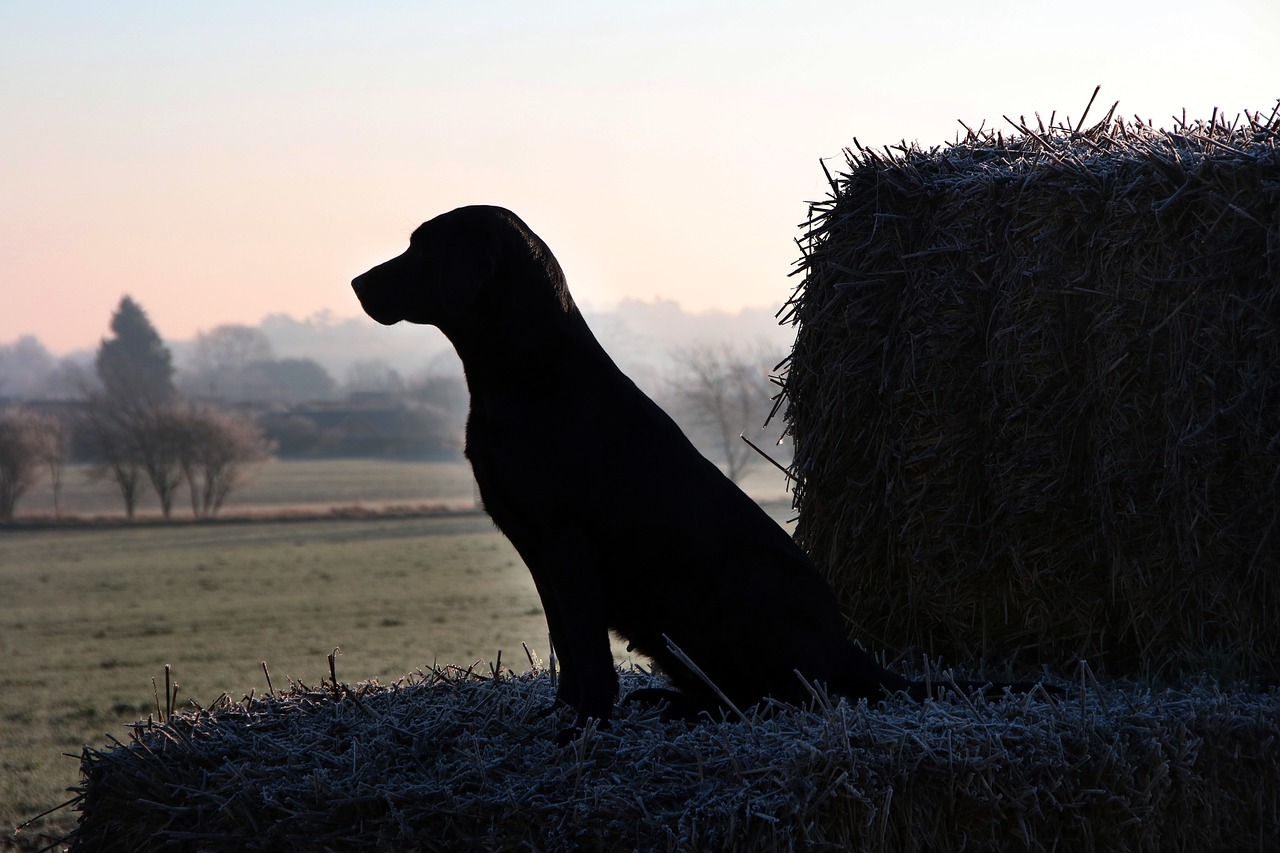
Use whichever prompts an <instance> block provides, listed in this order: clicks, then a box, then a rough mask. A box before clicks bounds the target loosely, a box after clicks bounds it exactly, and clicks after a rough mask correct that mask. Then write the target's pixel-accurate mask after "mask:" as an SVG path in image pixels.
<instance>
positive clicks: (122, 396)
mask: <svg viewBox="0 0 1280 853" xmlns="http://www.w3.org/2000/svg"><path fill="white" fill-rule="evenodd" d="M111 331H112V332H113V333H114V334H115V337H114V338H110V339H107V340H104V341H103V342H102V345H101V346H99V347H98V358H97V362H96V367H97V371H98V378H99V379H100V380H102V386H103V388H105V389H106V392H107V396H108V397H109V398H111V399H112V400H114V401H115V402H116V403H118V404H120V405H124V406H131V407H133V406H137V407H143V408H151V407H154V406H158V405H161V404H163V403H168V402H170V401H172V400H173V398H174V396H175V393H176V392H175V390H174V386H173V356H172V355H171V354H170V352H169V348H168V347H166V346H165V345H164V341H162V340H161V339H160V334H159V333H158V332H157V331H156V329H155V326H153V325H151V321H150V320H149V319H148V318H147V313H146V312H145V311H143V310H142V306H140V305H139V304H138V303H137V302H134V301H133V300H132V299H131V298H129V297H128V296H126V297H124V298H123V299H121V300H120V307H119V308H117V309H116V313H115V314H114V315H113V316H112V317H111Z"/></svg>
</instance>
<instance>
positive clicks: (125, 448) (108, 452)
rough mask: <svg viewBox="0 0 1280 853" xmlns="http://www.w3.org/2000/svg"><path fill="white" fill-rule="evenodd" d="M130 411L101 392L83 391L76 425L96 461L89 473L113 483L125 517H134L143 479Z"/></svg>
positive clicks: (140, 459)
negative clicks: (78, 426) (82, 399)
mask: <svg viewBox="0 0 1280 853" xmlns="http://www.w3.org/2000/svg"><path fill="white" fill-rule="evenodd" d="M132 414H133V410H131V409H129V408H126V407H125V406H122V405H119V404H118V403H116V402H115V401H113V400H111V399H109V398H108V397H106V396H105V395H102V394H94V393H91V392H89V391H87V390H86V391H85V405H84V409H83V411H82V415H81V424H80V425H81V427H82V430H81V431H82V433H83V435H84V436H85V437H86V439H87V441H86V443H87V446H88V449H89V455H90V457H91V458H92V459H93V460H94V461H95V462H96V463H97V464H96V466H95V467H94V469H93V476H94V478H95V479H110V480H111V481H113V482H114V483H115V484H116V488H118V489H119V490H120V497H121V499H122V500H123V501H124V514H125V517H126V518H129V519H132V518H133V516H134V512H135V511H136V509H137V506H138V493H139V491H140V490H141V489H142V485H143V483H144V482H145V475H144V474H143V470H142V452H141V448H140V437H139V432H138V428H137V426H136V423H135V418H133V417H132Z"/></svg>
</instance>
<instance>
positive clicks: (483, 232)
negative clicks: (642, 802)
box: [352, 207, 922, 727]
mask: <svg viewBox="0 0 1280 853" xmlns="http://www.w3.org/2000/svg"><path fill="white" fill-rule="evenodd" d="M352 287H353V288H354V289H355V292H356V295H357V296H358V297H359V298H360V303H361V305H362V306H363V308H364V310H365V311H366V313H368V314H369V316H370V317H372V318H373V319H375V320H377V321H378V322H379V323H385V324H392V323H396V322H399V321H401V320H407V321H409V322H411V323H426V324H430V325H433V326H437V327H439V328H440V330H441V331H443V332H444V334H445V335H446V336H448V338H449V340H450V341H451V342H452V343H453V345H454V347H455V348H456V349H457V351H458V355H459V356H460V357H461V359H462V365H463V368H464V369H465V371H466V376H467V386H468V388H469V389H470V392H471V413H470V417H469V418H468V421H467V441H466V455H467V458H468V459H470V460H471V466H472V468H473V469H474V471H475V478H476V482H477V483H478V484H479V487H480V496H481V498H482V499H483V501H484V506H485V508H486V509H487V510H488V512H489V514H490V515H491V516H492V517H493V520H494V522H495V523H496V524H497V525H498V527H499V528H500V529H501V530H502V532H503V533H505V534H506V535H507V537H508V538H509V539H510V540H511V542H512V544H514V545H515V547H516V549H517V550H518V551H519V552H520V556H521V557H522V558H524V561H525V563H527V564H528V566H529V571H530V572H532V574H533V579H534V582H535V583H536V584H537V587H538V594H539V595H540V596H541V597H542V604H543V608H544V609H545V610H546V614H547V622H548V625H549V627H550V629H551V639H552V642H553V643H554V644H555V648H556V651H557V652H558V654H559V655H560V658H561V660H562V662H563V667H562V679H561V681H560V688H559V693H558V695H557V700H558V702H561V703H567V704H569V705H570V706H572V707H573V709H574V710H575V711H576V712H577V726H578V727H581V726H582V725H584V724H585V723H586V721H587V719H588V718H591V717H594V718H595V719H597V720H600V721H606V720H608V718H609V715H610V713H611V712H612V709H613V704H614V700H615V698H616V695H617V690H618V682H617V675H616V672H615V671H614V666H613V658H612V655H611V653H610V648H609V636H608V635H609V631H610V629H612V630H613V631H616V632H617V633H618V634H619V635H621V636H622V637H624V638H625V639H627V640H629V641H630V643H631V646H632V647H634V648H636V649H639V650H640V651H641V652H643V653H644V654H646V655H648V656H650V657H651V658H653V659H654V660H655V661H656V662H657V663H658V664H659V665H660V666H661V668H662V669H663V671H665V672H666V673H667V674H668V676H669V677H670V678H671V680H672V681H673V682H674V683H675V685H676V686H677V687H679V689H680V691H682V692H683V694H684V702H683V704H682V707H683V708H685V709H700V708H701V709H712V708H717V707H719V706H721V705H722V704H723V702H722V701H721V699H720V698H719V697H718V696H717V695H716V693H715V692H714V691H713V690H712V689H711V688H709V687H708V686H707V684H706V683H705V682H704V681H703V679H701V678H699V677H697V676H696V675H695V674H694V673H693V672H692V671H691V670H690V669H689V668H688V667H687V666H685V664H684V663H682V662H681V661H680V660H679V658H678V657H677V655H676V654H674V653H673V652H672V651H671V650H670V649H669V646H668V643H667V641H666V639H664V635H665V636H666V637H669V638H670V640H671V641H672V642H673V643H674V644H675V646H677V647H678V648H679V649H680V650H682V651H683V652H684V654H685V655H687V656H688V658H689V659H690V660H692V661H693V662H694V664H695V665H696V666H698V667H699V668H700V669H701V670H702V671H703V673H705V675H706V676H707V677H708V678H709V680H710V681H711V682H712V683H714V684H715V685H717V686H718V687H719V688H720V689H721V690H722V691H723V692H724V693H725V694H726V697H727V698H728V699H729V700H730V701H732V702H733V703H734V704H736V705H737V706H738V707H739V708H746V707H748V706H751V705H754V704H755V703H757V702H759V701H760V700H761V699H763V698H764V697H766V696H771V697H773V698H775V699H778V700H781V701H784V702H792V703H800V702H804V701H806V700H807V698H808V697H809V695H810V694H809V693H808V688H806V686H805V685H804V683H803V682H802V681H801V679H800V678H799V677H798V676H797V672H798V673H800V674H801V675H803V676H804V678H805V679H808V680H809V681H811V682H820V683H823V684H825V685H826V686H827V687H828V689H830V690H831V691H833V692H835V693H838V694H841V695H845V696H848V697H855V698H856V697H866V698H875V697H880V696H883V695H884V693H885V691H890V692H892V691H900V690H906V691H908V692H909V693H911V694H913V695H919V694H921V693H922V690H921V688H920V686H919V685H913V684H911V683H910V682H908V681H907V680H906V679H904V678H902V677H901V676H899V675H896V674H895V673H892V672H890V671H888V670H886V669H884V668H883V667H881V666H880V665H878V664H877V663H876V662H875V661H874V660H873V659H872V657H871V656H870V655H869V654H867V653H866V652H864V651H863V650H861V649H859V648H858V647H856V646H854V645H853V644H852V643H850V642H849V640H848V639H847V637H846V634H845V626H844V623H843V620H842V618H841V615H840V612H839V610H838V609H837V606H836V601H835V596H834V595H833V594H832V592H831V588H830V587H829V586H828V585H827V583H826V581H825V580H824V579H823V578H822V576H821V575H820V574H819V573H818V570H817V569H816V568H815V567H814V565H813V563H812V562H811V561H810V560H809V558H808V557H807V556H806V555H805V554H804V552H803V551H801V550H800V548H799V547H798V546H797V545H796V544H795V542H793V541H792V539H791V537H790V536H788V535H787V533H786V532H785V531H784V530H783V529H782V528H780V527H779V526H778V525H777V524H775V523H774V522H773V520H772V519H770V518H769V516H768V515H766V514H765V512H764V511H763V510H761V509H760V507H759V506H757V505H756V503H755V502H754V501H752V500H751V499H750V498H748V497H747V496H746V495H745V494H743V493H742V492H741V491H740V490H739V489H738V488H737V486H735V485H734V484H733V483H732V482H731V481H730V480H729V479H728V478H727V477H725V476H724V474H722V473H721V472H720V470H719V469H718V468H717V467H716V466H715V465H713V464H712V463H711V462H709V461H708V460H707V459H705V458H704V457H703V456H702V455H701V454H700V453H699V452H698V451H697V450H695V449H694V447H693V445H692V444H690V443H689V440H688V439H687V438H685V436H684V434H683V433H682V432H681V431H680V428H679V427H677V426H676V424H675V423H674V422H673V421H672V420H671V418H670V417H668V416H667V415H666V413H665V412H663V411H662V409H660V408H658V406H657V405H656V404H655V403H654V402H653V401H652V400H650V399H649V398H648V397H647V396H645V394H644V393H643V392H641V391H640V389H639V388H637V387H636V386H635V385H634V384H633V383H632V382H631V380H630V379H628V378H627V377H626V376H625V375H624V374H623V373H622V371H620V370H619V369H618V367H617V365H615V364H614V363H613V360H612V359H610V358H609V356H608V355H607V354H606V353H605V351H604V350H603V349H602V348H601V346H600V344H599V343H598V342H597V341H596V339H595V336H594V335H592V334H591V331H590V330H589V329H588V328H587V324H586V322H585V321H584V320H583V319H582V315H581V314H580V313H578V309H577V307H576V306H575V305H574V302H573V299H572V297H570V295H569V289H568V287H567V286H566V285H565V279H564V274H563V272H561V270H560V265H559V264H558V263H557V262H556V259H555V258H554V257H553V256H552V254H551V250H550V249H548V248H547V246H546V244H545V243H543V242H542V240H540V239H539V238H538V237H537V236H536V235H535V234H534V233H533V232H532V231H530V230H529V228H528V227H527V226H526V225H525V224H524V223H523V222H522V221H520V219H519V218H517V217H516V216H515V215H514V214H513V213H511V212H510V211H507V210H504V209H502V208H498V207H464V208H459V209H458V210H454V211H452V212H451V213H446V214H443V215H441V216H437V217H436V218H435V219H432V220H431V221H430V222H427V223H425V224H424V225H422V226H421V227H420V228H418V229H417V230H416V231H414V233H413V236H412V237H411V238H410V240H409V249H408V250H407V251H406V252H405V253H404V254H402V255H400V256H399V257H397V258H394V259H392V260H390V261H387V262H386V263H384V264H381V265H379V266H377V267H374V268H373V269H371V270H369V271H368V272H367V273H365V274H364V275H362V276H360V277H358V278H356V279H355V280H354V281H353V282H352Z"/></svg>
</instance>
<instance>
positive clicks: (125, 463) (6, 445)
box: [0, 296, 788, 520]
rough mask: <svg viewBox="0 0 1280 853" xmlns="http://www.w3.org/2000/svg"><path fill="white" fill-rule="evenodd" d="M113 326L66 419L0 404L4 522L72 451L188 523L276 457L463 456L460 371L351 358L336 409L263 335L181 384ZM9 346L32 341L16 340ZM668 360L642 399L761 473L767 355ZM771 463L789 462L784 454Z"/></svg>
mask: <svg viewBox="0 0 1280 853" xmlns="http://www.w3.org/2000/svg"><path fill="white" fill-rule="evenodd" d="M110 329H111V333H112V334H111V336H110V337H109V338H107V339H104V340H103V341H102V343H101V345H100V346H99V348H98V350H97V353H96V358H95V359H94V364H93V373H94V379H96V381H95V382H91V381H87V377H85V378H82V379H81V380H80V381H79V382H78V383H77V387H78V391H77V397H78V399H77V401H76V405H75V406H74V411H73V412H72V413H70V414H69V415H68V416H67V417H57V416H54V415H51V414H48V413H47V412H43V411H37V410H34V409H32V408H29V407H28V408H23V407H15V408H10V409H8V410H5V409H3V408H0V520H2V519H9V518H12V516H13V512H14V507H15V504H16V503H17V501H18V499H19V498H20V497H21V496H22V495H23V494H24V493H26V492H27V491H29V490H30V489H31V488H32V487H33V486H34V485H35V484H36V483H37V482H39V479H40V478H41V477H42V476H47V477H48V478H49V481H50V483H51V485H52V491H53V498H54V512H55V514H59V515H60V514H61V505H60V499H61V483H62V471H63V469H64V467H65V466H66V464H67V462H68V460H69V459H70V458H72V455H73V454H74V457H75V458H77V459H83V460H87V461H89V462H90V463H91V466H92V467H91V474H92V475H93V476H95V477H97V478H99V479H101V480H104V481H107V482H110V483H112V484H113V485H114V486H115V488H116V489H117V491H118V492H119V494H120V497H121V500H122V503H123V506H124V510H125V513H126V515H127V516H128V517H130V518H132V517H133V516H134V514H135V511H136V509H137V506H138V503H139V501H140V499H141V498H143V497H144V496H145V495H146V494H147V493H154V495H155V496H156V497H157V498H158V500H159V503H160V508H161V511H162V513H163V514H164V516H165V517H166V518H167V517H169V516H170V515H171V513H172V511H173V508H174V505H175V503H178V502H179V500H180V498H181V496H182V493H183V492H184V490H185V492H186V494H187V496H188V498H189V500H190V505H191V511H192V514H193V515H194V516H197V517H204V516H211V515H214V514H215V513H217V512H218V510H219V509H220V508H221V507H222V506H223V504H224V503H225V501H226V500H227V497H228V496H229V495H230V494H231V493H232V492H233V491H234V490H235V488H236V487H237V486H238V485H240V484H241V483H243V482H244V480H245V477H246V474H247V472H248V470H249V469H250V468H251V466H252V465H253V464H255V463H257V462H261V461H263V460H265V459H266V458H268V456H269V454H271V453H273V452H275V453H279V454H280V455H282V456H285V457H290V456H292V457H326V456H386V455H391V456H403V457H413V458H424V457H425V458H457V457H458V456H459V455H460V452H461V446H462V430H463V424H464V420H465V414H466V408H467V392H466V388H465V386H464V384H463V381H462V377H461V376H460V375H459V376H456V377H455V376H452V375H447V374H441V373H436V372H432V373H430V374H428V375H426V376H423V377H421V378H419V379H417V380H414V381H405V380H404V379H402V378H401V376H400V375H399V374H398V373H397V372H396V371H395V370H394V369H392V368H391V367H390V366H389V365H387V364H385V363H384V362H374V361H369V362H360V363H356V364H354V365H353V366H352V369H351V371H350V375H349V376H348V378H347V382H346V386H347V393H348V395H349V396H348V398H347V400H346V401H345V402H339V401H337V400H336V399H335V396H336V395H335V391H336V386H335V383H334V382H333V381H332V379H330V378H329V377H328V375H327V374H326V373H325V372H324V370H323V368H320V366H319V365H318V364H316V363H315V362H312V361H310V360H309V359H282V360H278V359H275V358H274V355H273V353H272V350H271V345H270V341H268V340H267V339H266V336H265V335H264V334H263V333H262V331H261V330H259V329H254V328H251V327H247V326H236V325H225V326H219V327H216V328H215V329H213V330H212V331H210V332H202V333H201V334H200V335H199V336H198V337H197V339H196V341H195V346H194V349H193V352H192V357H191V358H190V361H189V364H188V367H187V368H186V369H185V371H184V374H183V377H182V378H183V379H184V381H183V382H182V383H181V384H180V385H179V384H178V383H176V382H175V377H176V371H175V369H174V365H173V358H172V355H171V353H170V351H169V349H168V348H167V347H166V346H165V344H164V342H163V341H162V339H161V338H160V335H159V334H158V333H157V331H156V329H155V328H154V326H152V324H151V323H150V321H149V319H148V318H147V316H146V313H145V311H144V310H143V309H142V307H141V306H140V305H138V304H137V303H136V302H135V301H134V300H132V299H131V298H129V297H127V296H126V297H124V298H123V299H122V300H121V302H120V304H119V307H118V308H117V310H116V311H115V313H114V314H113V316H112V318H111V323H110ZM33 344H35V345H36V346H34V347H33ZM15 347H17V348H22V347H26V348H27V349H38V344H37V342H35V341H34V339H32V340H31V341H27V340H25V339H24V340H20V341H19V342H18V344H16V345H15ZM0 349H3V348H0ZM9 349H13V348H9ZM28 355H30V354H29V353H28ZM668 355H669V357H670V363H671V365H672V367H671V369H670V370H669V372H667V373H666V374H665V375H661V376H652V375H651V376H648V377H645V378H647V379H648V380H649V382H648V383H647V384H648V386H649V387H648V390H649V392H650V393H651V394H652V395H653V396H654V397H655V398H657V399H658V400H659V402H661V403H662V404H663V406H664V407H665V408H667V409H668V411H670V412H671V414H672V415H673V416H674V417H675V418H676V420H677V421H678V422H679V423H680V425H681V426H682V428H684V429H685V431H686V432H687V433H688V434H689V435H690V437H691V438H692V439H693V440H694V443H695V444H697V445H698V446H699V447H700V448H701V449H702V450H703V452H704V453H706V454H707V455H708V456H710V457H711V458H712V459H713V460H715V461H717V462H719V463H720V464H721V465H722V466H723V467H724V469H725V471H726V473H727V474H728V475H729V477H730V478H731V479H733V480H734V481H740V480H741V479H742V477H743V476H745V475H746V474H747V473H749V472H750V471H751V470H752V469H753V468H755V467H757V466H759V465H761V464H763V462H764V460H763V457H762V456H761V455H760V453H759V452H758V451H757V449H756V448H755V446H753V445H756V444H759V443H761V442H760V441H759V439H758V438H757V436H759V435H760V432H759V430H760V427H761V426H762V423H763V422H764V421H765V420H766V418H767V417H768V415H769V413H770V410H771V408H772V404H771V398H773V397H774V396H775V393H776V391H777V388H776V387H775V385H774V384H771V381H770V380H771V379H773V377H772V376H771V374H772V373H776V371H777V367H776V362H777V361H778V360H779V359H778V357H777V354H776V353H774V352H772V351H771V350H770V348H769V347H767V346H766V345H764V344H760V343H757V344H754V345H750V344H747V345H744V344H742V343H737V344H722V345H719V346H715V345H709V344H700V345H692V346H685V347H682V348H678V349H676V350H674V351H672V352H670V353H669V354H668ZM28 360H30V359H28ZM774 381H775V382H776V379H774ZM273 388H274V391H273V390H272V389H273ZM286 389H289V390H288V391H286ZM273 394H274V397H273ZM298 398H301V399H302V400H305V401H306V402H298V401H297V400H298ZM231 403H235V404H236V405H238V406H240V407H241V408H244V407H250V408H253V409H256V410H257V413H258V414H257V417H256V419H255V420H250V419H249V418H247V417H244V416H242V415H240V414H236V413H235V412H233V411H230V410H229V409H228V408H227V407H228V405H229V404H231ZM744 435H751V436H752V439H753V441H752V444H748V443H746V442H744V441H743V440H742V437H743V436H744ZM620 452H626V449H625V448H621V449H620ZM769 452H770V453H771V454H775V453H776V454H778V457H779V458H778V459H777V461H779V462H781V463H783V464H785V463H786V462H787V461H788V458H787V457H788V453H787V452H786V450H785V449H783V450H782V451H778V450H776V449H775V450H770V451H769Z"/></svg>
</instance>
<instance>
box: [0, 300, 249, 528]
mask: <svg viewBox="0 0 1280 853" xmlns="http://www.w3.org/2000/svg"><path fill="white" fill-rule="evenodd" d="M111 331H112V337H110V338H107V339H105V340H103V342H102V344H101V346H100V347H99V348H98V352H97V357H96V359H95V362H94V369H95V373H96V375H97V379H98V382H99V385H100V387H99V388H93V387H91V386H89V385H88V384H87V383H84V384H83V385H82V387H81V389H80V392H81V396H82V402H83V405H82V406H80V407H78V409H77V415H76V417H75V418H74V420H73V421H72V422H71V423H68V422H67V421H65V420H63V419H61V418H58V417H56V416H54V415H50V414H47V413H43V412H37V411H33V410H31V409H28V408H23V407H15V408H10V409H7V410H4V411H0V520H8V519H12V518H13V513H14V508H15V505H16V504H17V502H18V499H19V498H21V496H22V495H23V494H24V493H25V492H27V491H29V490H30V489H31V488H32V487H33V486H34V485H35V484H36V483H37V482H38V479H39V477H40V476H41V473H42V472H45V471H47V472H48V475H49V477H50V482H51V484H52V487H53V495H54V512H55V514H59V515H60V514H61V489H62V471H63V469H64V467H65V465H66V463H67V461H68V459H69V458H70V455H71V445H72V433H73V432H74V433H76V434H78V438H79V440H80V442H81V444H82V445H83V446H84V448H85V451H86V453H87V455H88V456H89V458H91V459H92V460H93V461H94V468H93V470H94V474H95V476H98V477H101V478H103V479H106V480H109V481H110V482H112V483H113V484H114V485H115V486H116V488H117V489H118V490H119V493H120V497H121V500H122V501H123V504H124V509H125V514H126V516H128V517H129V518H133V517H134V514H135V511H136V509H137V506H138V500H139V498H140V496H141V495H142V494H143V492H144V491H145V489H146V488H147V487H150V488H151V489H152V490H153V491H154V492H155V494H156V496H157V497H158V498H159V501H160V508H161V511H162V513H163V514H164V517H165V518H169V517H170V516H171V514H172V511H173V505H174V501H175V499H176V498H177V497H178V495H179V494H180V490H181V488H182V487H183V486H184V485H185V486H186V487H187V489H188V492H189V495H190V502H191V511H192V514H193V515H195V516H197V517H207V516H212V515H214V514H216V513H217V512H218V510H219V509H220V508H221V507H222V505H223V503H224V502H225V501H226V499H227V496H228V495H229V494H230V493H231V492H232V490H233V489H235V488H236V486H238V485H240V484H241V483H242V482H243V481H244V477H245V474H246V472H247V467H248V466H249V465H251V464H253V463H256V462H261V461H263V460H265V459H267V458H268V456H269V454H270V449H271V448H270V445H269V444H268V442H267V441H266V440H265V439H264V438H263V436H262V433H261V432H260V430H258V428H257V427H256V426H255V425H254V424H253V423H252V422H250V421H248V420H246V419H245V418H242V417H240V416H238V415H236V414H234V413H231V412H228V411H224V410H220V409H217V408H214V407H212V406H208V405H199V404H196V403H192V402H188V401H186V400H184V399H182V398H181V396H180V395H179V394H178V392H177V389H176V388H175V386H174V383H173V363H172V356H171V355H170V353H169V350H168V349H167V348H166V347H165V345H164V342H163V341H162V340H161V338H160V335H159V334H158V333H157V332H156V330H155V327H154V326H152V324H151V322H150V320H149V319H148V318H147V315H146V312H145V311H143V309H142V307H141V306H139V305H138V304H137V303H136V302H134V301H133V300H132V299H131V298H129V297H128V296H126V297H124V298H123V299H122V300H121V301H120V305H119V307H118V308H117V310H116V312H115V314H114V315H113V316H112V318H111Z"/></svg>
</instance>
